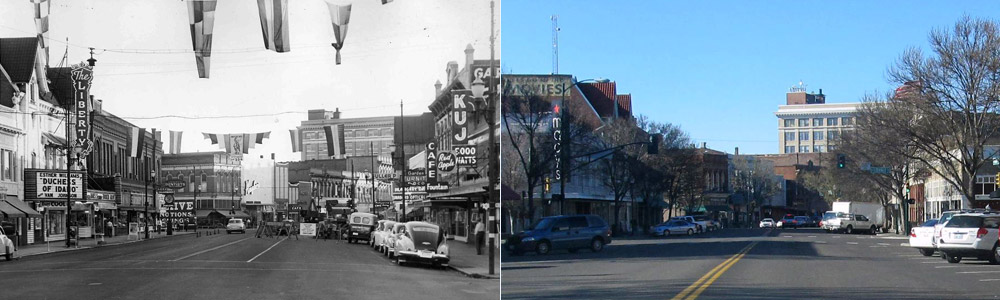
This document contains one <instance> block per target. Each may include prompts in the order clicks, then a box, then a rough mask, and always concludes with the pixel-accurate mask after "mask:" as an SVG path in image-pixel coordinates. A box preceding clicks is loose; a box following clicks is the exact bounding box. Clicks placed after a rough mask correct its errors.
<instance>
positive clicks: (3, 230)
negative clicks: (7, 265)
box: [0, 224, 17, 261]
mask: <svg viewBox="0 0 1000 300" xmlns="http://www.w3.org/2000/svg"><path fill="white" fill-rule="evenodd" d="M11 225H13V224H11ZM8 234H10V235H11V236H13V235H14V226H7V224H3V226H0V247H3V257H4V259H6V260H7V261H10V260H11V259H13V258H14V256H15V254H17V247H15V246H14V241H12V240H11V239H10V238H8V237H7V235H8Z"/></svg>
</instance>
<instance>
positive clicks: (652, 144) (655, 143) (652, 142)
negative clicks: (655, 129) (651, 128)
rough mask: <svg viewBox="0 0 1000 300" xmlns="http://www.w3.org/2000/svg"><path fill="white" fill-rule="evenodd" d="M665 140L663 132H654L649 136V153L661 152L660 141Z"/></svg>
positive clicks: (647, 146)
mask: <svg viewBox="0 0 1000 300" xmlns="http://www.w3.org/2000/svg"><path fill="white" fill-rule="evenodd" d="M661 141H663V135H662V134H653V135H650V136H649V144H648V145H646V153H647V154H659V153H660V142H661Z"/></svg>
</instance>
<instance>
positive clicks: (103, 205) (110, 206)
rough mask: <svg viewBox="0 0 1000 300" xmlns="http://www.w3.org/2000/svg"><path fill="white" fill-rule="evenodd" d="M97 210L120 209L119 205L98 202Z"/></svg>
mask: <svg viewBox="0 0 1000 300" xmlns="http://www.w3.org/2000/svg"><path fill="white" fill-rule="evenodd" d="M97 209H100V210H114V209H118V205H115V204H114V203H109V202H97Z"/></svg>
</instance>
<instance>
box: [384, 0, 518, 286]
mask: <svg viewBox="0 0 1000 300" xmlns="http://www.w3.org/2000/svg"><path fill="white" fill-rule="evenodd" d="M494 23H495V21H494V3H493V1H492V0H491V1H490V69H489V71H490V72H493V62H494V59H495V54H494V47H495V45H494V42H495V36H494V32H495V31H494ZM496 77H497V74H494V75H493V76H490V77H489V80H490V82H489V87H490V92H489V94H487V93H486V88H485V86H484V85H485V84H484V83H483V81H482V80H481V79H479V78H476V80H474V81H473V82H472V96H473V97H475V98H477V99H482V101H483V104H484V105H482V106H480V105H476V107H483V112H485V113H486V122H487V125H488V126H489V131H488V132H487V133H486V134H487V136H488V137H489V148H490V151H489V154H487V155H489V156H488V157H487V158H488V159H489V160H488V162H489V169H488V170H489V171H488V172H487V174H488V175H487V176H488V178H489V181H488V183H487V186H486V187H485V190H486V192H487V193H486V194H487V197H486V199H488V203H487V206H486V208H487V209H488V215H489V222H487V224H488V225H487V226H488V229H487V232H488V233H489V236H488V238H487V239H488V240H489V247H490V253H489V254H490V258H489V260H490V265H489V272H490V275H493V274H496V272H495V270H494V269H495V264H496V262H495V259H494V253H495V251H496V249H495V248H496V247H495V238H496V226H494V225H493V223H494V222H496V216H494V211H495V210H494V209H493V206H494V204H495V203H497V202H499V199H494V193H493V191H492V190H493V188H494V187H495V186H498V185H499V184H497V182H498V181H497V179H498V178H497V175H499V174H500V172H499V171H500V170H499V169H498V168H499V161H498V160H499V157H500V156H499V152H498V151H497V150H498V149H499V148H500V147H497V144H496V120H495V117H496V105H495V104H496V100H497V99H496V96H497V93H496V92H497V91H496V84H494V82H493V80H494V79H495V78H496ZM404 194H405V193H404ZM404 203H405V200H404Z"/></svg>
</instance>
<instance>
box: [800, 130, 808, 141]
mask: <svg viewBox="0 0 1000 300" xmlns="http://www.w3.org/2000/svg"><path fill="white" fill-rule="evenodd" d="M799 140H800V141H808V140H809V132H799Z"/></svg>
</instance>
